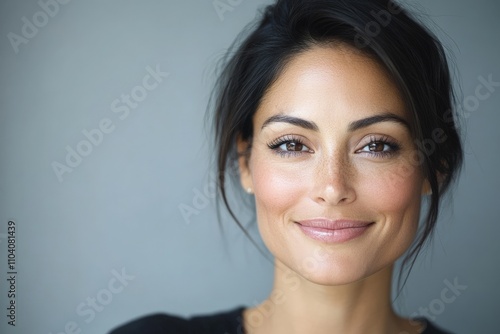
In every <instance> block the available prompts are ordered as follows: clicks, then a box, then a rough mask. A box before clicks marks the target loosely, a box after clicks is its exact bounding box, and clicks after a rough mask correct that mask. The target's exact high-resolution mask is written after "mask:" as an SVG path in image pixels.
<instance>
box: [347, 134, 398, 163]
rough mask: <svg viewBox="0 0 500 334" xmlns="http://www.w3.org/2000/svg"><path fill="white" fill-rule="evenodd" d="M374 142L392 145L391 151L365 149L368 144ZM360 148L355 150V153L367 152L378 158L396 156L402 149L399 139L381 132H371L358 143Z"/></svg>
mask: <svg viewBox="0 0 500 334" xmlns="http://www.w3.org/2000/svg"><path fill="white" fill-rule="evenodd" d="M372 143H381V144H384V145H387V146H389V147H390V150H389V151H382V152H374V151H363V149H364V148H366V147H367V146H368V145H370V144H372ZM358 147H359V148H358V149H356V150H355V153H359V154H367V155H370V156H374V157H376V158H384V157H390V156H394V155H396V154H398V153H399V151H400V150H401V144H400V142H399V141H397V140H396V139H393V138H391V137H389V136H387V135H381V134H371V135H368V136H365V137H364V138H363V139H362V140H361V141H360V143H359V144H358Z"/></svg>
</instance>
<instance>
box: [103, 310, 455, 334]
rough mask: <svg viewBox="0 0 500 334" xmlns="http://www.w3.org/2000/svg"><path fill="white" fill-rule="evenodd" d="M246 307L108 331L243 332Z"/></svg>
mask: <svg viewBox="0 0 500 334" xmlns="http://www.w3.org/2000/svg"><path fill="white" fill-rule="evenodd" d="M244 309H245V308H244V307H242V306H240V307H238V308H235V309H233V310H229V311H226V312H222V313H216V314H210V315H203V316H196V317H192V318H189V319H185V318H180V317H176V316H171V315H166V314H155V315H150V316H146V317H143V318H139V319H137V320H134V321H131V322H129V323H127V324H125V325H123V326H120V327H118V328H116V329H114V330H112V331H111V332H110V333H109V334H244V332H243V327H242V318H243V316H242V312H243V310H244ZM416 320H419V321H423V322H425V323H426V324H427V327H426V328H425V330H424V331H423V334H451V333H450V332H446V331H444V330H442V329H441V328H439V327H437V326H436V325H434V324H433V323H432V322H430V321H428V320H427V319H425V318H417V319H416ZM311 334H313V333H311Z"/></svg>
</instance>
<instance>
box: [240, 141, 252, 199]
mask: <svg viewBox="0 0 500 334" xmlns="http://www.w3.org/2000/svg"><path fill="white" fill-rule="evenodd" d="M249 147H250V143H249V142H248V141H246V140H242V139H241V137H238V139H237V141H236V150H237V152H238V167H239V172H240V183H241V186H242V187H243V189H245V191H246V192H247V193H249V194H251V193H252V189H253V182H252V174H251V172H250V165H249V163H250V161H249V160H250V150H249Z"/></svg>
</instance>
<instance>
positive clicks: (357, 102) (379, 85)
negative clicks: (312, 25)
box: [254, 44, 408, 126]
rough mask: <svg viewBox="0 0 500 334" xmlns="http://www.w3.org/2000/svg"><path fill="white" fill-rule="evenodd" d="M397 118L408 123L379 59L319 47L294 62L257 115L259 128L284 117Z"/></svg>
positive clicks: (338, 48)
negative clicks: (388, 115) (271, 119)
mask: <svg viewBox="0 0 500 334" xmlns="http://www.w3.org/2000/svg"><path fill="white" fill-rule="evenodd" d="M388 111H389V112H392V113H394V114H397V115H399V116H401V117H403V118H405V119H407V120H408V117H407V116H408V115H407V114H406V111H405V108H404V102H403V100H402V98H401V95H400V93H399V90H398V89H397V86H396V85H395V84H394V82H393V81H392V79H391V78H390V76H389V75H388V74H387V72H386V71H385V69H384V67H383V66H382V65H380V64H379V63H378V62H377V61H376V60H374V59H373V58H371V57H369V56H367V55H364V54H362V53H360V52H359V51H358V50H355V49H353V48H352V47H350V46H346V45H342V44H337V45H328V46H314V47H312V48H311V49H309V50H307V51H304V52H302V53H300V54H298V55H296V56H294V57H293V58H292V59H291V60H290V61H289V62H288V63H287V64H286V66H285V67H284V69H283V71H282V72H281V74H280V75H279V76H278V78H277V80H276V81H275V82H274V83H273V84H272V85H271V86H270V87H269V89H268V90H267V92H266V94H265V95H264V97H263V99H262V101H261V105H260V107H259V109H258V110H257V112H256V114H255V117H254V122H255V125H256V126H258V125H259V124H262V122H264V121H265V119H266V118H267V117H269V116H270V115H273V114H278V113H283V114H290V115H293V116H299V117H305V118H317V117H324V116H325V115H329V116H331V117H332V122H333V121H335V120H338V118H344V119H346V118H347V119H350V120H354V119H359V118H363V117H369V116H372V115H373V114H376V113H382V112H388Z"/></svg>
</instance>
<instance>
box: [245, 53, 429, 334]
mask: <svg viewBox="0 0 500 334" xmlns="http://www.w3.org/2000/svg"><path fill="white" fill-rule="evenodd" d="M276 115H280V116H290V117H295V118H298V119H301V120H306V121H307V122H309V124H311V123H313V124H314V125H315V126H316V128H314V129H313V128H311V127H309V128H304V127H302V126H299V125H297V124H290V122H288V121H283V120H279V119H278V120H276V121H271V122H270V121H269V119H270V118H271V117H273V116H276ZM381 115H382V116H384V117H385V118H383V119H382V120H381V121H378V122H374V123H373V124H370V125H368V126H362V127H359V126H358V127H357V128H356V129H353V124H356V123H355V122H356V121H359V120H362V119H369V118H372V117H374V116H381ZM388 116H389V117H388ZM396 119H397V120H398V121H395V120H396ZM409 122H410V117H409V115H408V114H407V112H406V110H405V107H404V103H403V100H402V98H401V96H400V94H399V91H398V89H397V87H396V86H395V85H394V83H393V82H392V80H391V79H390V78H389V77H388V75H387V73H386V72H385V70H384V69H383V68H382V67H381V65H379V64H378V63H377V62H376V61H374V60H373V59H371V58H368V57H367V56H365V55H363V54H361V53H359V52H358V51H356V50H355V49H352V48H351V47H349V46H346V45H343V44H334V45H328V46H326V45H325V46H314V47H312V48H311V49H309V50H307V51H305V52H303V53H301V54H299V55H297V56H295V57H294V58H292V59H291V60H290V62H289V63H287V65H286V66H285V69H284V71H283V72H282V73H281V74H280V76H279V77H278V79H277V80H276V81H275V82H274V83H273V84H272V86H271V87H270V88H269V89H268V91H267V92H266V94H265V96H264V98H263V100H262V102H261V104H260V106H259V108H258V110H257V111H256V113H255V115H254V117H253V126H254V131H253V138H252V140H251V142H246V141H242V140H238V143H237V146H238V150H239V151H240V152H245V151H246V152H248V153H249V154H248V155H246V156H243V157H241V158H240V159H239V166H240V175H241V184H242V186H243V188H244V189H251V191H252V192H253V193H254V195H255V204H256V211H257V221H258V227H259V231H260V233H261V236H262V238H263V240H264V242H265V244H266V246H267V247H268V248H269V250H270V251H271V253H272V254H273V255H274V257H275V280H274V286H273V290H272V293H271V294H270V296H269V297H268V299H267V300H265V301H264V302H263V303H262V304H260V305H259V306H256V307H254V308H249V309H247V310H246V311H245V312H244V315H243V321H244V326H245V329H246V331H247V333H251V334H260V333H273V334H280V333H286V334H291V333H292V334H293V333H315V334H323V333H324V334H326V333H328V334H332V333H342V334H345V333H348V334H356V333H371V334H377V333H380V334H382V333H384V334H387V333H405V332H406V333H418V332H419V331H420V330H421V329H422V324H420V323H417V322H411V321H409V320H407V319H404V318H401V317H399V316H398V315H397V314H395V312H394V311H393V309H392V306H391V300H390V293H391V288H390V287H391V275H392V271H393V266H394V262H395V261H396V260H397V259H398V258H399V257H400V256H401V255H402V254H403V253H404V251H405V250H407V249H408V247H409V246H410V245H411V242H412V241H413V239H414V237H415V234H416V229H417V225H418V220H419V213H420V205H421V196H422V195H423V194H425V193H426V192H427V191H428V183H427V181H426V179H425V177H424V176H423V173H422V171H421V169H420V168H419V166H418V164H416V163H415V159H414V158H412V157H414V154H415V150H416V146H415V144H414V142H413V138H412V135H411V132H410V129H409V126H408V124H409ZM358 123H359V122H358ZM405 123H406V124H405ZM358 125H359V124H358ZM365 125H366V124H365ZM283 140H285V141H286V142H284V143H282V142H283ZM297 140H300V143H299V142H298V141H297ZM272 145H274V148H270V146H272ZM276 146H277V147H276ZM319 217H322V218H328V219H331V220H335V219H351V220H361V221H366V222H370V223H371V225H370V227H369V228H368V229H367V230H366V231H365V232H364V233H363V234H362V235H361V236H358V237H357V238H354V239H351V240H347V241H344V242H338V243H328V242H324V241H319V240H316V239H312V238H310V237H309V236H307V235H305V234H304V233H303V232H302V230H301V229H300V228H299V225H298V224H297V222H300V221H301V220H305V219H312V218H319Z"/></svg>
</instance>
